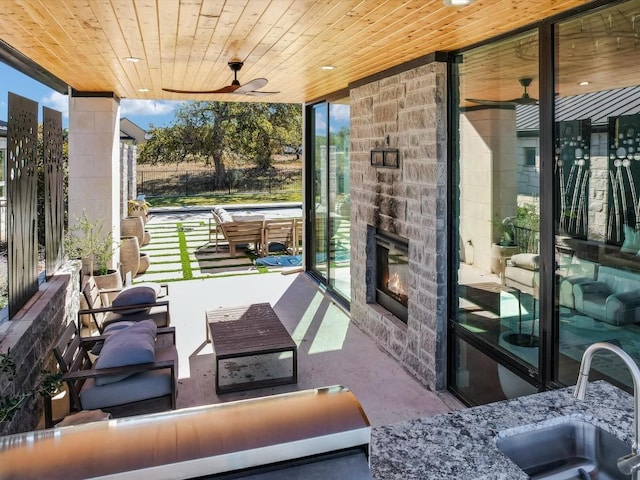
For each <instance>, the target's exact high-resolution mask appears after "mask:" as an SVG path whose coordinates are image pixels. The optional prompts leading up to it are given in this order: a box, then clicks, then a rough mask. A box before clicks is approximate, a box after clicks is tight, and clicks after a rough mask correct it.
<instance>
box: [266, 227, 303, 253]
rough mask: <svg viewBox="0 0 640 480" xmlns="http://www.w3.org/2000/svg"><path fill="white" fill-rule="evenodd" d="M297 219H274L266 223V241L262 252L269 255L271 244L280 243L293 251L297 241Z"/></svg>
mask: <svg viewBox="0 0 640 480" xmlns="http://www.w3.org/2000/svg"><path fill="white" fill-rule="evenodd" d="M294 228H295V219H293V218H287V219H273V220H265V221H264V239H263V247H262V251H263V252H264V254H265V255H268V253H269V244H270V243H274V242H278V243H281V244H283V245H285V246H286V247H287V249H291V250H293V248H294V241H295V234H294Z"/></svg>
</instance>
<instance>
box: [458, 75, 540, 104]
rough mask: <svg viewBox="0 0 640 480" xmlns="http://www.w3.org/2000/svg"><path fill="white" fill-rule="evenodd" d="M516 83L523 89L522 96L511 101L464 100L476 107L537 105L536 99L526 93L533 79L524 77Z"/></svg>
mask: <svg viewBox="0 0 640 480" xmlns="http://www.w3.org/2000/svg"><path fill="white" fill-rule="evenodd" d="M518 81H519V82H520V85H522V88H523V89H524V92H523V93H522V96H520V97H518V98H512V99H511V100H482V99H478V98H467V99H466V100H467V101H468V102H473V103H477V104H478V105H487V106H493V105H537V104H538V99H537V98H533V97H530V96H529V94H528V93H527V87H529V85H531V82H532V81H533V79H532V78H530V77H524V78H520V79H519V80H518Z"/></svg>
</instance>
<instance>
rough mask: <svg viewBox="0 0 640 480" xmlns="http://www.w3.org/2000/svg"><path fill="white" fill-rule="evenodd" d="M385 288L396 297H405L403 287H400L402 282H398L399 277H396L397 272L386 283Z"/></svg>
mask: <svg viewBox="0 0 640 480" xmlns="http://www.w3.org/2000/svg"><path fill="white" fill-rule="evenodd" d="M387 288H388V289H389V291H391V292H393V293H395V294H397V295H406V293H405V291H404V287H403V286H402V282H400V275H398V273H397V272H396V273H394V274H393V275H392V276H391V278H390V279H389V281H388V282H387Z"/></svg>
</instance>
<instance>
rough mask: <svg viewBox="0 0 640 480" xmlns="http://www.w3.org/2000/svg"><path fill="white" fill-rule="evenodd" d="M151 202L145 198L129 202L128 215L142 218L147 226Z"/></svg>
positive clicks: (141, 197)
mask: <svg viewBox="0 0 640 480" xmlns="http://www.w3.org/2000/svg"><path fill="white" fill-rule="evenodd" d="M149 207H150V205H149V202H147V201H146V200H145V199H144V196H142V195H141V196H139V197H138V198H136V199H134V200H129V201H128V202H127V213H128V214H129V216H130V217H142V221H143V222H144V224H145V225H146V223H147V217H148V215H149Z"/></svg>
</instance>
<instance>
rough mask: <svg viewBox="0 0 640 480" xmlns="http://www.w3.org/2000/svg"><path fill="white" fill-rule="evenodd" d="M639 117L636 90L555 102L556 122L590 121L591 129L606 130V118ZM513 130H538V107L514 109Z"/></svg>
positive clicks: (639, 100)
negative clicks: (514, 126) (604, 128)
mask: <svg viewBox="0 0 640 480" xmlns="http://www.w3.org/2000/svg"><path fill="white" fill-rule="evenodd" d="M634 113H640V87H639V86H636V87H625V88H615V89H613V90H604V91H602V92H594V93H583V94H581V95H572V96H570V97H563V98H559V99H558V101H557V102H556V113H555V119H556V121H569V120H583V119H587V118H590V119H591V125H592V126H600V127H606V126H607V125H608V123H609V120H608V119H609V117H619V116H621V115H632V114H634ZM516 129H517V130H518V131H519V132H520V131H527V130H528V131H531V130H539V129H540V118H539V107H538V106H537V105H518V106H517V107H516Z"/></svg>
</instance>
